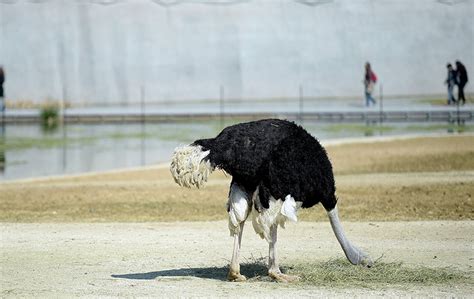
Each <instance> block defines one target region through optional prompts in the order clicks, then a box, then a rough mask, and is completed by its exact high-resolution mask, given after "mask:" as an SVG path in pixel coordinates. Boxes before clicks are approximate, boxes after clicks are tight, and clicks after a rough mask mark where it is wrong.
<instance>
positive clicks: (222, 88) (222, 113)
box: [219, 84, 224, 128]
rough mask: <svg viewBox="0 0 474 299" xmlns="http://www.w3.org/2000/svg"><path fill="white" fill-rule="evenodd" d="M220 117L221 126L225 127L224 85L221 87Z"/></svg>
mask: <svg viewBox="0 0 474 299" xmlns="http://www.w3.org/2000/svg"><path fill="white" fill-rule="evenodd" d="M219 119H220V123H221V128H224V86H222V84H221V86H220V88H219Z"/></svg>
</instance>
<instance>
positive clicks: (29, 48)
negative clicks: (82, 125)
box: [0, 0, 474, 104]
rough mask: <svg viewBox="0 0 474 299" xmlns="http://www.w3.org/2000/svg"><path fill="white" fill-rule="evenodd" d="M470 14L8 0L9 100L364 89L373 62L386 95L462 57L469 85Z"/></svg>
mask: <svg viewBox="0 0 474 299" xmlns="http://www.w3.org/2000/svg"><path fill="white" fill-rule="evenodd" d="M324 2H327V3H324ZM100 3H102V4H100ZM103 3H109V4H108V5H104V4H103ZM318 3H323V4H318ZM473 20H474V1H472V0H464V1H463V0H439V1H435V0H417V1H409V0H377V1H376V0H334V1H330V0H329V1H326V0H319V1H318V0H275V1H270V0H247V1H246V0H241V1H238V0H213V1H208V0H201V1H200V0H194V1H193V0H187V1H180V0H154V1H152V0H135V1H132V0H121V1H120V0H118V1H117V0H116V1H114V0H108V1H105V0H102V1H99V0H95V1H87V0H82V1H81V0H77V1H73V0H70V1H60V0H49V1H48V0H35V1H28V0H0V64H2V65H3V66H4V68H5V71H6V76H7V82H6V85H5V89H6V93H7V98H8V99H11V100H17V99H28V100H33V101H42V100H44V99H46V98H53V99H60V98H61V97H62V96H63V94H66V97H67V100H69V101H71V102H73V103H89V104H94V103H109V104H114V103H133V102H138V101H139V98H140V86H142V85H143V86H145V89H146V97H147V101H165V100H173V101H175V100H186V99H193V100H194V99H207V98H214V99H215V98H218V97H219V86H220V85H223V86H224V87H225V95H226V97H231V98H243V99H251V98H280V97H295V96H297V95H298V86H299V85H300V84H301V85H303V86H304V92H305V95H307V96H358V95H360V94H361V93H362V89H363V88H362V83H361V81H362V76H363V64H364V63H365V62H366V61H370V62H371V63H372V65H373V68H374V70H375V72H376V73H377V75H378V77H379V79H380V82H382V83H383V85H384V90H385V93H386V94H387V95H390V94H391V95H400V94H401V95H413V94H436V93H439V94H442V93H445V86H444V85H443V81H444V79H445V75H446V68H445V65H446V63H447V62H448V61H449V62H454V60H456V59H459V60H461V61H462V62H463V63H464V64H465V65H466V67H467V70H468V72H469V73H470V75H471V82H470V83H469V84H468V86H467V90H468V92H472V91H473V90H474V21H473ZM63 87H64V89H63Z"/></svg>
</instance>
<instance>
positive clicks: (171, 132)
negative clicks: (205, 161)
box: [0, 120, 474, 180]
mask: <svg viewBox="0 0 474 299" xmlns="http://www.w3.org/2000/svg"><path fill="white" fill-rule="evenodd" d="M239 121H242V120H239ZM239 121H227V122H226V123H224V124H221V123H220V122H219V121H193V122H170V123H150V124H140V123H136V124H129V123H127V124H73V125H67V126H66V127H64V128H63V127H60V128H57V129H56V130H53V131H45V130H44V129H43V128H42V127H41V126H40V125H35V124H28V125H6V126H5V127H3V128H1V129H0V130H1V135H0V180H11V179H19V178H32V177H41V176H49V175H60V174H77V173H84V172H91V171H104V170H112V169H119V168H128V167H136V166H143V165H154V164H159V163H165V162H168V161H169V158H170V157H171V154H172V152H173V149H174V148H175V147H176V146H179V145H184V144H189V143H190V142H192V141H194V140H196V139H200V138H209V137H213V136H215V135H216V134H217V133H218V132H219V131H220V130H221V129H222V125H224V126H226V125H229V124H232V123H236V122H239ZM303 125H304V127H305V128H306V129H307V130H308V131H309V132H310V133H311V134H312V135H313V136H316V137H317V138H318V139H319V140H321V141H323V142H324V141H329V140H331V139H340V138H354V137H366V136H390V135H403V134H424V133H452V132H472V131H474V126H473V124H472V123H466V124H464V125H463V126H457V125H455V124H449V123H433V122H424V123H406V122H403V123H384V124H382V125H381V124H376V123H363V122H359V123H321V122H311V121H305V122H304V124H303Z"/></svg>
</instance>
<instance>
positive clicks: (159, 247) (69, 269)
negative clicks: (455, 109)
mask: <svg viewBox="0 0 474 299" xmlns="http://www.w3.org/2000/svg"><path fill="white" fill-rule="evenodd" d="M327 151H328V154H329V156H330V158H331V160H332V162H333V165H334V170H335V174H336V183H337V194H338V197H339V199H340V201H339V206H340V215H341V218H342V222H343V225H344V227H345V228H346V232H347V235H348V236H349V238H350V239H351V240H353V241H354V242H355V243H356V244H357V245H360V246H361V247H362V248H364V249H366V251H367V252H368V253H370V255H371V256H372V257H373V258H374V259H378V258H380V261H384V262H394V261H395V262H403V263H404V264H406V265H407V266H409V267H416V266H427V267H431V268H440V267H450V269H455V270H459V271H463V272H465V273H469V274H468V275H469V278H470V282H468V283H461V284H459V283H453V284H449V283H447V284H440V285H433V284H431V285H430V284H426V285H425V284H408V285H403V284H402V285H400V284H393V283H387V284H385V285H377V286H376V287H374V286H367V287H360V286H357V287H351V286H350V285H345V286H341V287H336V288H329V287H328V286H326V285H311V284H304V283H296V284H279V283H274V282H268V281H260V280H251V281H248V282H244V283H228V282H226V281H225V275H226V271H227V265H228V263H229V259H230V256H231V250H232V239H231V238H230V237H229V235H228V229H227V223H226V221H225V219H226V215H225V210H224V206H225V199H226V196H227V192H228V185H229V181H230V177H228V176H226V175H225V174H223V173H222V172H215V173H214V174H213V177H212V178H211V179H210V182H209V184H208V186H207V187H206V188H204V189H201V190H188V189H183V188H179V187H178V186H176V184H174V182H173V181H172V179H171V177H170V175H169V171H168V169H167V167H166V166H164V167H163V166H154V167H148V168H143V169H138V170H131V171H119V172H109V173H102V174H92V175H91V174H89V175H79V176H68V177H60V178H46V179H33V180H21V181H13V182H3V183H0V221H1V224H0V228H1V248H0V250H1V256H0V263H1V277H0V285H1V293H0V297H38V296H39V297H77V296H87V297H90V296H92V297H116V296H121V297H177V296H181V297H182V296H184V297H242V296H244V297H259V298H260V297H276V296H279V297H280V296H282V297H283V296H289V297H321V296H324V297H329V296H331V297H334V296H341V297H342V296H348V297H354V296H355V297H367V296H390V297H400V296H410V297H420V296H422V297H472V294H473V293H474V281H473V278H472V277H473V275H472V274H473V268H472V267H473V264H474V250H473V244H474V243H473V241H474V234H473V231H474V222H473V221H472V220H473V218H474V204H473V202H472V195H473V194H474V137H473V136H472V135H465V136H452V137H436V138H413V139H412V138H410V139H401V140H392V141H383V142H372V143H367V142H362V143H351V144H347V143H341V144H333V145H328V146H327ZM299 219H300V222H298V223H296V224H291V225H289V226H288V227H287V229H285V230H280V233H279V245H278V247H279V249H280V256H281V264H282V265H283V266H285V265H287V266H289V265H292V264H297V263H303V262H309V261H326V260H329V259H331V258H337V257H343V253H342V250H341V249H340V247H339V245H338V244H337V241H336V239H335V237H334V235H333V233H332V231H331V229H330V225H329V223H328V222H327V217H326V215H325V213H324V211H323V209H322V208H321V207H320V206H318V207H315V208H312V209H308V210H304V211H301V212H300V214H299ZM308 221H313V222H308ZM314 221H320V222H314ZM267 246H268V245H267V244H266V242H265V241H263V240H261V239H260V238H259V237H258V236H256V235H255V233H254V232H253V230H252V228H251V225H247V226H246V229H245V233H244V238H243V252H242V260H243V261H244V262H245V261H247V262H252V261H254V260H255V259H259V258H262V257H266V256H267V254H268V252H267V250H268V247H267ZM256 275H265V271H264V269H262V272H261V273H256Z"/></svg>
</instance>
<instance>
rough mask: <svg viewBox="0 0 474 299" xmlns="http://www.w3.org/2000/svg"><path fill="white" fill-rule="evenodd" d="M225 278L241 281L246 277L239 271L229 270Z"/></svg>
mask: <svg viewBox="0 0 474 299" xmlns="http://www.w3.org/2000/svg"><path fill="white" fill-rule="evenodd" d="M227 280H228V281H233V282H241V281H246V280H247V277H245V276H244V275H242V274H240V273H239V272H236V271H232V270H229V274H227Z"/></svg>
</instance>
